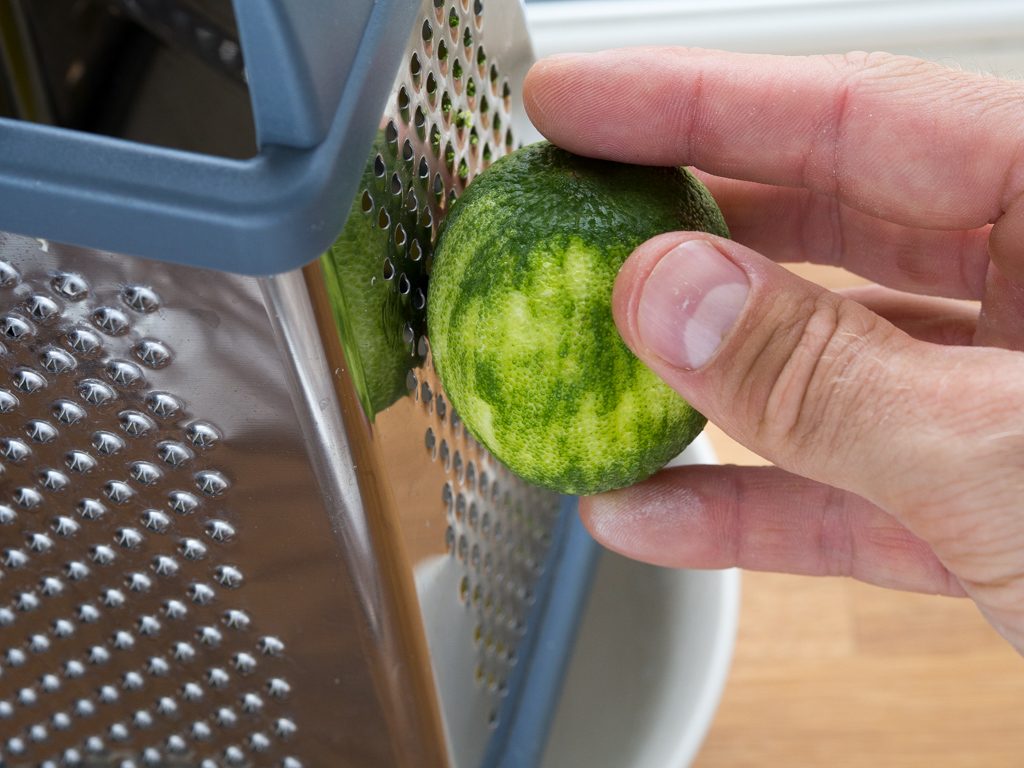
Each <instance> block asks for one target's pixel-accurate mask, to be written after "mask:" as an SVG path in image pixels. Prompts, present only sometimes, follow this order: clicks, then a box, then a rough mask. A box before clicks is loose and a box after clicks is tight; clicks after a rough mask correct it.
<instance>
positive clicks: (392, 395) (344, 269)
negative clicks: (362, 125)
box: [320, 132, 430, 421]
mask: <svg viewBox="0 0 1024 768" xmlns="http://www.w3.org/2000/svg"><path fill="white" fill-rule="evenodd" d="M393 155H394V150H393V148H392V147H391V146H390V145H389V144H388V142H387V141H386V139H385V136H384V134H383V132H381V133H378V135H377V139H376V141H375V142H374V145H373V150H372V151H371V152H370V159H369V161H368V162H367V165H366V169H365V170H364V172H363V177H362V181H361V183H360V186H359V191H358V192H357V194H356V198H355V200H354V201H353V203H352V208H351V210H350V211H349V214H348V218H347V219H346V221H345V228H344V229H343V230H342V232H341V234H340V235H338V238H337V240H335V241H334V244H333V245H332V246H331V248H330V250H328V251H327V253H325V254H323V256H322V257H321V258H320V264H321V267H322V269H323V271H324V277H325V284H326V287H327V293H328V295H329V296H330V300H331V308H332V310H333V312H334V319H335V324H336V325H337V327H338V334H339V336H340V337H341V346H342V350H343V351H344V353H345V362H346V363H347V365H348V369H349V374H350V376H351V377H352V382H353V384H354V386H355V389H356V392H357V393H358V395H359V401H360V403H361V404H362V406H363V410H364V411H365V412H366V415H367V417H368V418H369V419H370V421H373V419H374V417H375V416H376V415H377V414H378V413H380V412H381V411H383V410H384V409H385V408H387V407H388V406H389V405H391V404H392V403H394V402H395V401H396V400H398V398H400V397H401V396H402V395H404V394H405V393H406V392H407V389H406V377H407V375H408V372H409V371H410V370H411V369H412V368H415V367H416V366H418V365H420V364H421V363H422V362H423V355H422V353H421V350H420V347H419V344H418V343H417V342H418V340H419V339H420V338H421V337H422V335H423V333H424V331H425V330H426V318H425V312H424V304H425V288H426V269H425V264H426V259H424V258H423V254H424V253H425V252H426V249H424V248H422V247H421V243H426V244H427V245H428V246H429V243H430V235H429V230H428V229H427V226H426V225H425V223H424V222H423V221H422V220H421V219H420V217H418V216H417V213H416V208H415V207H413V206H408V205H405V204H404V198H403V197H402V196H401V195H395V194H394V191H393V189H392V188H391V185H393V184H396V183H397V185H398V186H399V187H401V188H406V189H408V188H410V187H411V185H412V179H411V176H410V174H409V173H408V171H407V169H406V168H404V167H402V166H401V164H399V163H397V162H395V158H394V157H393ZM389 166H390V167H389ZM392 168H396V169H397V170H391V169H392Z"/></svg>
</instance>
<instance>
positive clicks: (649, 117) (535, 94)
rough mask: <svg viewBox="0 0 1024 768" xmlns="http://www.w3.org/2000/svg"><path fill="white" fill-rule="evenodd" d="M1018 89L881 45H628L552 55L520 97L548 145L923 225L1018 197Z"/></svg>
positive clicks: (1021, 114) (990, 215) (990, 210)
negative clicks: (773, 52)
mask: <svg viewBox="0 0 1024 768" xmlns="http://www.w3.org/2000/svg"><path fill="white" fill-rule="evenodd" d="M1022 96H1024V87H1022V86H1020V85H1018V84H1015V83H1012V82H1010V81H1004V80H999V79H997V78H993V77H984V76H980V75H972V74H969V73H965V72H958V71H954V70H951V69H947V68H945V67H942V66H940V65H938V64H932V63H928V62H924V61H921V60H918V59H912V58H908V57H898V56H891V55H888V54H847V55H845V56H807V57H789V56H768V55H753V54H735V53H725V52H720V51H707V50H691V49H682V48H636V49H620V50H614V51H606V52H602V53H597V54H573V55H570V56H558V57H553V58H550V59H545V60H542V61H540V62H538V63H537V64H535V65H534V67H533V69H532V70H531V71H530V73H529V74H528V75H527V78H526V83H525V86H524V98H525V101H526V107H527V111H528V113H529V115H530V117H531V119H532V120H533V122H534V123H535V125H536V126H537V128H538V129H539V130H540V131H541V132H542V133H543V134H544V135H545V136H547V137H548V138H549V139H551V141H552V142H554V143H555V144H558V145H560V146H562V147H564V148H566V149H568V150H570V151H573V152H577V153H579V154H584V155H589V156H593V157H602V158H606V159H610V160H619V161H622V162H633V163H644V164H649V165H693V166H696V167H698V168H700V169H702V170H705V171H708V172H710V173H713V174H716V175H719V176H728V177H731V178H736V179H746V180H749V181H758V182H762V183H768V184H778V185H784V186H802V187H806V188H807V189H810V190H812V191H815V192H822V193H829V194H833V195H835V196H837V197H838V198H839V199H840V200H841V201H842V202H843V203H845V204H846V205H849V206H851V207H853V208H857V209H859V210H861V211H864V212H866V213H869V214H871V215H873V216H877V217H880V218H884V219H888V220H889V221H894V222H898V223H901V224H907V225H911V226H918V227H928V228H934V229H970V228H975V227H979V226H982V225H984V224H987V223H990V222H994V221H996V220H997V219H998V218H999V216H1000V214H1001V213H1002V212H1003V211H1006V210H1007V208H1008V207H1009V206H1010V203H1011V202H1013V201H1014V200H1015V199H1016V198H1017V197H1018V196H1020V195H1021V194H1022V192H1024V162H1022V161H1021V158H1020V154H1021V147H1022V138H1024V131H1022V129H1021V127H1020V126H1022V125H1024V99H1022Z"/></svg>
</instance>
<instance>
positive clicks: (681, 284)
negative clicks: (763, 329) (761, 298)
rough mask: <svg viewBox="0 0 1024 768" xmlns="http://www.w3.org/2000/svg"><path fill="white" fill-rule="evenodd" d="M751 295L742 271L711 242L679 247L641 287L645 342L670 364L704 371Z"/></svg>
mask: <svg viewBox="0 0 1024 768" xmlns="http://www.w3.org/2000/svg"><path fill="white" fill-rule="evenodd" d="M749 292H750V284H749V283H748V282H747V276H746V274H745V273H744V272H743V270H741V269H740V268H739V267H737V266H736V265H735V264H733V263H732V262H731V261H730V260H729V259H727V258H726V257H725V256H724V255H723V254H722V252H721V251H719V250H718V249H717V248H716V247H715V246H714V245H712V244H711V243H710V242H708V241H707V240H689V241H687V242H685V243H682V244H681V245H677V246H676V247H675V248H673V249H672V250H671V251H669V252H668V253H666V254H665V255H664V256H662V257H661V261H659V262H658V264H657V265H656V266H655V267H654V269H653V270H651V273H650V274H649V275H648V277H647V281H646V282H645V283H644V285H643V287H642V288H641V289H640V301H639V303H638V306H637V319H636V323H637V332H638V334H639V335H640V341H641V342H642V343H643V344H644V345H646V346H647V347H648V348H649V349H650V350H651V351H653V352H654V353H655V354H656V355H658V356H659V357H660V358H662V359H663V360H665V362H667V363H669V364H670V365H674V366H676V367H678V368H688V369H694V368H700V367H701V366H702V365H704V364H705V363H706V362H707V361H708V360H710V359H711V356H712V355H714V354H715V351H716V350H717V349H718V347H719V346H721V343H722V339H724V338H725V337H726V335H728V333H729V331H730V329H731V328H732V327H733V325H735V324H736V320H737V319H738V318H739V316H740V312H741V311H742V310H743V305H744V304H745V303H746V300H747V294H748V293H749Z"/></svg>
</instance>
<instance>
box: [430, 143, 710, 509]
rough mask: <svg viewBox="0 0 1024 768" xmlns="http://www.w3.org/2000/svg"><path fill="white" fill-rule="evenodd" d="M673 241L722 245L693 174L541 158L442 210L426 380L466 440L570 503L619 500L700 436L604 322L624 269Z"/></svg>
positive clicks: (532, 156) (490, 177) (533, 156)
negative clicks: (667, 238) (602, 496)
mask: <svg viewBox="0 0 1024 768" xmlns="http://www.w3.org/2000/svg"><path fill="white" fill-rule="evenodd" d="M672 230H702V231H705V232H712V233H714V234H718V235H722V236H727V235H728V231H727V229H726V226H725V221H724V219H723V218H722V214H721V212H720V211H719V210H718V206H717V205H716V204H715V202H714V200H713V199H712V197H711V195H710V193H709V192H708V191H707V189H706V188H705V187H704V186H703V185H702V184H701V183H700V182H699V181H698V180H697V179H696V178H695V177H694V176H693V175H692V174H690V173H689V172H688V171H686V170H685V169H681V168H654V167H647V166H635V165H625V164H620V163H612V162H607V161H601V160H593V159H588V158H583V157H578V156H576V155H572V154H570V153H568V152H565V151H564V150H561V149H558V148H557V147H554V146H552V145H550V144H548V143H546V142H541V143H537V144H532V145H530V146H528V147H524V148H523V149H520V150H518V151H516V152H514V153H512V154H511V155H508V156H506V157H504V158H502V159H500V160H498V161H497V162H496V163H495V164H494V165H493V166H492V167H491V168H490V169H488V170H487V171H485V172H484V173H482V174H481V175H480V176H478V177H477V178H476V179H475V180H474V181H473V182H472V183H471V184H470V185H469V187H468V188H467V189H466V191H465V193H464V194H463V195H462V196H461V197H460V198H459V199H458V200H457V201H456V202H455V204H454V205H453V206H452V207H451V210H450V212H449V215H448V217H447V218H446V220H445V222H444V224H443V225H442V230H441V232H440V235H439V239H438V242H437V247H436V248H435V251H434V267H433V272H432V274H431V278H430V301H429V302H428V306H427V327H428V335H429V338H430V346H431V350H432V354H433V358H434V366H435V368H436V369H437V372H438V374H439V376H440V378H441V382H442V384H443V385H444V387H445V390H446V391H447V393H448V396H449V399H450V401H451V403H452V405H453V406H454V407H455V408H456V409H457V411H458V413H459V414H460V415H461V417H462V419H463V421H464V422H465V424H466V426H467V427H468V428H469V430H470V432H471V433H472V434H473V435H474V436H475V437H476V438H477V439H478V440H479V441H480V442H481V443H482V444H483V445H484V446H486V447H487V449H488V450H489V451H490V452H491V453H492V454H493V455H494V456H495V457H497V458H498V459H499V460H500V461H501V462H503V463H504V464H505V465H506V466H508V467H509V468H510V469H511V470H512V471H514V472H516V473H517V474H519V475H520V476H522V477H523V478H525V479H527V480H529V481H531V482H533V483H536V484H538V485H542V486H545V487H547V488H551V489H554V490H557V491H560V492H563V493H573V494H591V493H597V492H599V491H603V490H608V489H611V488H620V487H623V486H626V485H630V484H632V483H635V482H637V481H639V480H641V479H643V478H645V477H647V476H648V475H650V474H652V473H653V472H655V471H657V470H658V469H659V468H661V467H662V466H664V465H665V463H666V462H668V461H669V460H670V459H672V458H673V457H674V456H675V455H677V454H678V453H679V452H680V451H682V449H683V448H684V447H685V446H686V445H687V444H688V443H690V441H692V440H693V438H694V437H696V436H697V434H698V433H699V432H700V430H701V429H703V427H704V424H705V419H704V417H703V416H701V414H699V413H697V411H695V410H694V409H693V408H692V407H691V406H690V405H689V404H688V403H686V402H685V401H684V400H683V399H682V398H680V397H679V395H678V394H676V393H675V392H674V391H672V390H671V389H670V388H669V387H668V386H667V385H666V384H665V383H664V382H662V381H661V379H659V378H658V377H657V376H655V375H654V373H652V372H651V371H650V369H648V368H647V367H646V366H645V365H644V364H643V363H641V362H640V360H639V359H637V357H636V356H635V355H633V353H632V352H630V350H629V349H628V348H627V347H626V345H625V344H624V343H623V341H622V339H621V338H620V336H619V334H618V331H617V330H616V327H615V322H614V320H613V318H612V310H611V295H612V287H613V285H614V282H615V277H616V275H617V273H618V271H619V267H621V266H622V263H623V262H624V261H625V260H626V257H627V256H629V254H630V253H631V252H632V251H633V249H634V248H636V246H638V245H640V244H641V243H642V242H644V241H645V240H647V239H649V238H651V237H653V236H654V235H657V234H659V233H662V232H667V231H672Z"/></svg>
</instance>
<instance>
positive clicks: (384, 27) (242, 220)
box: [0, 0, 419, 275]
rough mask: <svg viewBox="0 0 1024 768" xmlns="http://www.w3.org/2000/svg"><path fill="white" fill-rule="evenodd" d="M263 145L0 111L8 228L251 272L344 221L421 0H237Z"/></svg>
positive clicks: (269, 266) (1, 223)
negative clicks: (153, 140) (114, 129)
mask: <svg viewBox="0 0 1024 768" xmlns="http://www.w3.org/2000/svg"><path fill="white" fill-rule="evenodd" d="M234 4H235V14H236V19H237V23H238V28H239V35H240V38H241V44H242V50H243V53H244V55H245V58H246V72H247V76H248V80H249V89H250V95H251V98H252V104H253V113H254V117H255V121H256V135H257V142H258V145H259V154H258V155H257V156H256V157H254V158H251V159H247V160H232V159H228V158H222V157H212V156H209V155H201V154H196V153H190V152H184V151H180V150H174V149H167V148H163V147H154V146H149V145H142V144H138V143H135V142H130V141H125V140H122V139H115V138H110V137H106V136H97V135H93V134H85V133H80V132H77V131H72V130H68V129H63V128H54V127H51V126H44V125H37V124H33V123H25V122H20V121H16V120H8V119H2V118H0V229H2V230H5V231H12V232H19V233H23V234H27V235H32V236H35V237H43V238H48V239H52V240H56V241H59V242H65V243H73V244H75V245H81V246H86V247H89V248H97V249H103V250H109V251H114V252H117V253H125V254H131V255H136V256H143V257H147V258H153V259H160V260H163V261H171V262H177V263H181V264H189V265H193V266H199V267H208V268H212V269H219V270H224V271H230V272H237V273H241V274H249V275H267V274H275V273H280V272H284V271H287V270H290V269H294V268H296V267H299V266H301V265H303V264H306V263H308V262H309V261H311V260H312V259H314V258H316V257H317V256H318V255H319V254H320V253H321V252H322V251H323V250H324V249H325V248H327V247H328V246H329V245H330V243H331V242H332V241H333V239H334V238H335V236H336V235H337V233H338V232H339V231H340V230H341V227H342V226H343V224H344V220H345V215H346V214H347V212H348V207H349V203H350V202H351V199H352V197H353V195H354V194H355V190H356V186H357V185H358V183H359V179H360V177H361V175H362V172H363V168H364V166H365V164H366V157H367V153H368V151H369V148H370V146H371V143H372V141H373V137H374V135H375V133H376V131H377V129H378V127H379V122H380V117H381V114H382V112H383V109H384V105H385V103H386V100H387V97H388V95H389V93H390V90H391V86H392V83H393V80H394V76H395V73H396V71H397V68H398V65H399V61H400V58H401V56H402V54H403V53H404V51H405V44H406V40H407V38H408V35H409V32H410V30H411V28H412V24H413V20H414V18H415V14H416V11H417V10H418V8H419V3H418V2H414V1H413V0H234Z"/></svg>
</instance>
